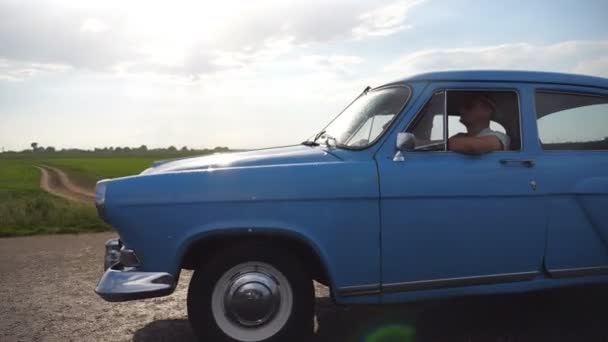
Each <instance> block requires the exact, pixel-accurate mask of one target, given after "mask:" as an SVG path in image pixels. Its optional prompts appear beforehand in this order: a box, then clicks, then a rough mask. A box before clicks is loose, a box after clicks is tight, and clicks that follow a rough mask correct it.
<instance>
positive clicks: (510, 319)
mask: <svg viewBox="0 0 608 342" xmlns="http://www.w3.org/2000/svg"><path fill="white" fill-rule="evenodd" d="M316 304H317V305H316V333H315V337H314V338H313V340H312V341H311V342H329V341H331V342H337V341H353V342H355V341H356V342H358V341H361V342H392V341H425V342H426V341H433V342H435V341H450V342H454V341H463V342H474V341H501V342H502V341H504V342H512V341H513V342H514V341H517V342H519V341H608V306H607V305H608V287H606V286H601V287H584V288H572V289H560V290H551V291H545V292H535V293H527V294H517V295H501V296H478V297H472V298H462V299H453V300H443V301H433V302H426V303H414V304H407V305H390V306H348V307H347V306H337V305H335V304H334V303H333V302H332V301H331V300H329V299H328V298H317V303H316ZM195 340H196V339H195V338H194V335H193V332H192V329H191V328H190V325H189V323H188V321H187V320H185V319H183V320H182V319H178V320H159V321H154V322H152V323H150V324H148V325H146V326H144V327H143V328H141V329H140V330H138V331H136V332H135V335H134V336H133V341H135V342H151V341H186V342H188V341H193V342H194V341H195Z"/></svg>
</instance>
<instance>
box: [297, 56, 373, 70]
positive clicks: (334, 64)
mask: <svg viewBox="0 0 608 342" xmlns="http://www.w3.org/2000/svg"><path fill="white" fill-rule="evenodd" d="M300 62H301V63H302V65H304V66H306V67H308V68H311V69H314V70H315V71H329V72H334V73H339V74H348V73H351V72H352V68H353V67H355V66H356V65H359V64H361V63H363V58H361V57H359V56H345V55H329V56H322V55H308V56H303V57H301V58H300Z"/></svg>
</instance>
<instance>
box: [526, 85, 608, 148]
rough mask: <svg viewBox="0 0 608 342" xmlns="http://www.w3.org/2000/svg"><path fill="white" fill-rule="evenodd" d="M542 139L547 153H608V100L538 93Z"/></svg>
mask: <svg viewBox="0 0 608 342" xmlns="http://www.w3.org/2000/svg"><path fill="white" fill-rule="evenodd" d="M536 116H537V120H538V121H537V122H538V137H539V139H540V143H541V145H542V147H543V149H545V150H608V99H607V98H604V97H600V96H590V95H583V94H580V95H577V94H569V93H556V92H537V93H536Z"/></svg>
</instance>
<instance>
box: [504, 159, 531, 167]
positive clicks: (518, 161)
mask: <svg viewBox="0 0 608 342" xmlns="http://www.w3.org/2000/svg"><path fill="white" fill-rule="evenodd" d="M500 163H501V164H503V165H507V164H521V165H523V166H525V167H533V166H534V165H535V164H536V162H535V161H534V160H532V159H501V160H500Z"/></svg>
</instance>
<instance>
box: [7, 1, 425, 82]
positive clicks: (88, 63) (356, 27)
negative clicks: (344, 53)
mask: <svg viewBox="0 0 608 342" xmlns="http://www.w3.org/2000/svg"><path fill="white" fill-rule="evenodd" d="M423 1H424V0H405V1H399V2H395V3H391V4H389V5H379V4H378V2H375V1H374V2H370V1H363V0H357V1H352V0H337V1H325V0H299V1H288V2H287V1H283V0H258V1H255V2H252V1H243V0H240V1H239V0H223V1H220V2H213V3H209V2H205V1H198V0H185V1H182V2H180V3H179V4H175V3H169V2H155V1H145V0H132V1H128V2H125V1H118V0H106V1H101V2H88V1H55V0H31V1H24V2H21V1H10V0H9V1H5V2H0V41H1V42H2V45H1V46H0V58H4V59H7V60H12V61H16V62H20V63H26V62H27V63H44V64H57V65H69V66H71V67H73V68H75V69H87V70H95V71H98V72H103V73H112V72H115V71H116V70H119V71H120V73H121V75H127V74H130V73H138V72H143V73H157V74H159V75H167V74H169V75H175V76H179V77H182V76H185V77H186V78H200V76H202V75H204V74H210V73H216V72H223V71H225V70H226V69H242V68H244V67H249V66H252V65H255V64H259V63H268V62H270V61H273V60H276V59H278V58H280V57H282V56H285V55H286V54H287V53H290V52H293V51H294V50H295V49H306V48H309V47H311V46H313V48H314V46H318V45H319V44H323V43H331V42H336V41H350V40H352V39H363V38H366V37H372V36H382V35H389V34H392V33H396V32H399V31H400V30H403V29H404V28H406V27H407V26H408V25H407V22H406V19H407V14H408V12H409V10H410V9H411V8H412V7H413V6H415V5H417V4H419V3H422V2H423ZM305 53H308V54H310V53H314V52H311V51H306V52H305Z"/></svg>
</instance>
